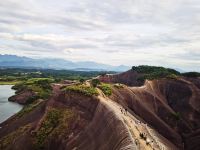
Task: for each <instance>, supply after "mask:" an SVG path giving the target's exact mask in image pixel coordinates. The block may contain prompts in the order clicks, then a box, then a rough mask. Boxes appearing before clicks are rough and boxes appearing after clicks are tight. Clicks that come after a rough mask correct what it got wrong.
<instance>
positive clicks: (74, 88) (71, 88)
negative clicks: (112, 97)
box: [64, 85, 99, 96]
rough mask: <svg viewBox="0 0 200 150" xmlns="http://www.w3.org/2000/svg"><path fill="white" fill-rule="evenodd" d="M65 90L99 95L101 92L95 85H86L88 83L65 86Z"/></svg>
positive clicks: (87, 94)
mask: <svg viewBox="0 0 200 150" xmlns="http://www.w3.org/2000/svg"><path fill="white" fill-rule="evenodd" d="M64 90H65V91H73V92H78V93H82V94H84V95H86V96H93V95H95V96H97V95H98V94H99V93H98V91H97V90H96V89H95V88H94V87H90V86H86V85H71V86H67V87H65V88H64Z"/></svg>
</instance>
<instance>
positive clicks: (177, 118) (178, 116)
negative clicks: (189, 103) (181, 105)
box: [171, 112, 181, 121]
mask: <svg viewBox="0 0 200 150" xmlns="http://www.w3.org/2000/svg"><path fill="white" fill-rule="evenodd" d="M171 116H172V118H174V119H175V120H176V121H179V120H180V119H181V114H180V113H179V112H176V113H172V114H171Z"/></svg>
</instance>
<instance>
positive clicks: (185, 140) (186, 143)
mask: <svg viewBox="0 0 200 150" xmlns="http://www.w3.org/2000/svg"><path fill="white" fill-rule="evenodd" d="M130 73H131V71H129V72H126V73H125V74H126V78H124V80H121V79H120V78H123V77H124V74H123V77H122V76H121V77H119V76H120V74H119V75H113V76H112V77H110V76H107V78H108V79H106V76H104V77H100V80H101V81H104V82H108V83H111V82H112V81H114V83H122V84H126V85H134V83H136V84H135V85H134V86H135V87H130V86H124V87H123V88H116V87H115V88H114V89H113V94H112V96H110V99H112V100H113V101H115V102H117V103H119V104H120V105H122V106H124V107H127V108H129V109H131V110H132V111H133V112H134V113H136V114H137V115H138V116H140V117H141V118H142V119H144V120H145V121H146V122H147V123H148V125H150V126H152V127H153V128H155V129H156V130H157V131H158V132H159V133H160V134H162V135H163V136H164V137H166V138H167V139H168V140H169V141H171V142H172V143H174V144H175V145H176V146H177V147H179V149H182V148H183V147H184V148H185V149H191V150H194V149H196V150H198V149H199V147H200V139H199V137H200V132H199V131H200V79H199V78H185V77H180V78H178V79H160V80H153V81H146V82H145V84H144V85H143V86H140V87H137V86H138V83H137V82H135V81H134V80H133V81H131V82H130V83H129V80H130V78H132V76H135V74H134V73H133V75H132V76H131V75H128V74H130ZM135 77H136V76H135ZM117 79H120V80H119V81H118V82H117V81H116V80H117Z"/></svg>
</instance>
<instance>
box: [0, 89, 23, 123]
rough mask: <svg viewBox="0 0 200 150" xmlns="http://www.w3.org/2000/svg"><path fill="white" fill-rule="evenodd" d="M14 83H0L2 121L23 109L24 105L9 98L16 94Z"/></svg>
mask: <svg viewBox="0 0 200 150" xmlns="http://www.w3.org/2000/svg"><path fill="white" fill-rule="evenodd" d="M11 87H12V85H0V123H1V122H3V121H5V120H6V119H8V118H9V117H11V116H12V115H14V114H15V113H17V112H18V111H20V110H21V109H22V107H23V106H22V105H19V104H17V103H14V102H9V101H8V98H9V97H10V96H12V95H14V94H15V91H14V90H12V89H11Z"/></svg>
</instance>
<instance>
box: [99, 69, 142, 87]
mask: <svg viewBox="0 0 200 150" xmlns="http://www.w3.org/2000/svg"><path fill="white" fill-rule="evenodd" d="M140 77H142V74H139V73H137V72H136V71H134V70H132V69H131V70H129V71H127V72H123V73H119V74H114V75H109V74H108V75H107V74H106V75H102V76H99V80H100V81H101V82H106V83H122V84H126V85H128V86H141V85H143V81H139V80H138V79H139V78H140Z"/></svg>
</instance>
